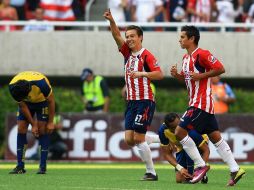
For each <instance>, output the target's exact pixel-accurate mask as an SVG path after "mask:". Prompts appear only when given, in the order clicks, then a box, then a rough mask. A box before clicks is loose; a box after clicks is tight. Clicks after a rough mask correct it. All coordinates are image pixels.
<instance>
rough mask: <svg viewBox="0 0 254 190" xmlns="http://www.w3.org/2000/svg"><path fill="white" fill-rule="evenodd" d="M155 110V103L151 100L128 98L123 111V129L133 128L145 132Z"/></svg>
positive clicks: (138, 131)
mask: <svg viewBox="0 0 254 190" xmlns="http://www.w3.org/2000/svg"><path fill="white" fill-rule="evenodd" d="M154 110H155V103H154V102H153V101H151V100H130V101H128V103H127V108H126V111H125V130H134V131H135V132H137V133H142V134H146V131H147V127H148V126H150V124H151V122H152V119H153V114H154Z"/></svg>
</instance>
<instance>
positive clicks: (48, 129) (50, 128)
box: [47, 123, 55, 134]
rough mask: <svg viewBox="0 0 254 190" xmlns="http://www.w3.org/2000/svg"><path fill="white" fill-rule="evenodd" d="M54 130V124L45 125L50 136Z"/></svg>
mask: <svg viewBox="0 0 254 190" xmlns="http://www.w3.org/2000/svg"><path fill="white" fill-rule="evenodd" d="M54 129H55V126H54V123H48V124H47V133H48V134H51V133H52V132H53V130H54Z"/></svg>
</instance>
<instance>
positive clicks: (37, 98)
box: [9, 71, 52, 121]
mask: <svg viewBox="0 0 254 190" xmlns="http://www.w3.org/2000/svg"><path fill="white" fill-rule="evenodd" d="M19 80H26V81H28V82H29V83H30V85H31V91H30V92H29V93H28V96H27V97H26V98H25V99H24V100H23V101H24V102H25V103H26V104H27V106H28V108H29V110H30V112H31V115H32V116H34V114H35V113H36V115H37V119H38V120H41V121H47V120H48V102H47V101H46V100H47V98H48V97H49V96H50V95H51V93H52V87H51V85H50V83H49V80H48V79H47V77H46V76H44V75H43V74H41V73H39V72H35V71H24V72H21V73H19V74H17V75H16V76H15V77H14V78H13V79H12V80H11V82H10V83H9V87H10V88H11V86H12V85H14V84H15V83H16V82H18V81H19ZM16 101H17V100H16ZM17 119H18V120H26V118H25V116H24V115H23V114H22V112H21V110H20V109H19V110H18V113H17Z"/></svg>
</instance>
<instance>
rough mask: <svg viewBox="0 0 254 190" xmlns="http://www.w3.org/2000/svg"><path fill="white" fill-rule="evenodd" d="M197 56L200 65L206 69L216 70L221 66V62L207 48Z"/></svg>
mask: <svg viewBox="0 0 254 190" xmlns="http://www.w3.org/2000/svg"><path fill="white" fill-rule="evenodd" d="M199 56H200V65H201V66H203V67H204V68H206V69H208V70H217V69H221V68H222V67H223V65H222V63H221V62H220V61H219V60H218V59H217V58H216V57H214V56H213V55H212V54H211V53H210V52H209V51H207V50H203V51H201V52H200V54H199Z"/></svg>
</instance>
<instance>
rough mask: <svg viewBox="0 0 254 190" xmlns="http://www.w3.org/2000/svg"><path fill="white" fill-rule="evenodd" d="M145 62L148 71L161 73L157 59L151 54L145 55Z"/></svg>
mask: <svg viewBox="0 0 254 190" xmlns="http://www.w3.org/2000/svg"><path fill="white" fill-rule="evenodd" d="M145 62H146V64H147V67H148V68H149V70H150V71H161V69H160V66H159V63H158V61H157V59H156V58H155V57H154V56H153V55H152V54H151V53H148V54H147V55H146V60H145Z"/></svg>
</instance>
